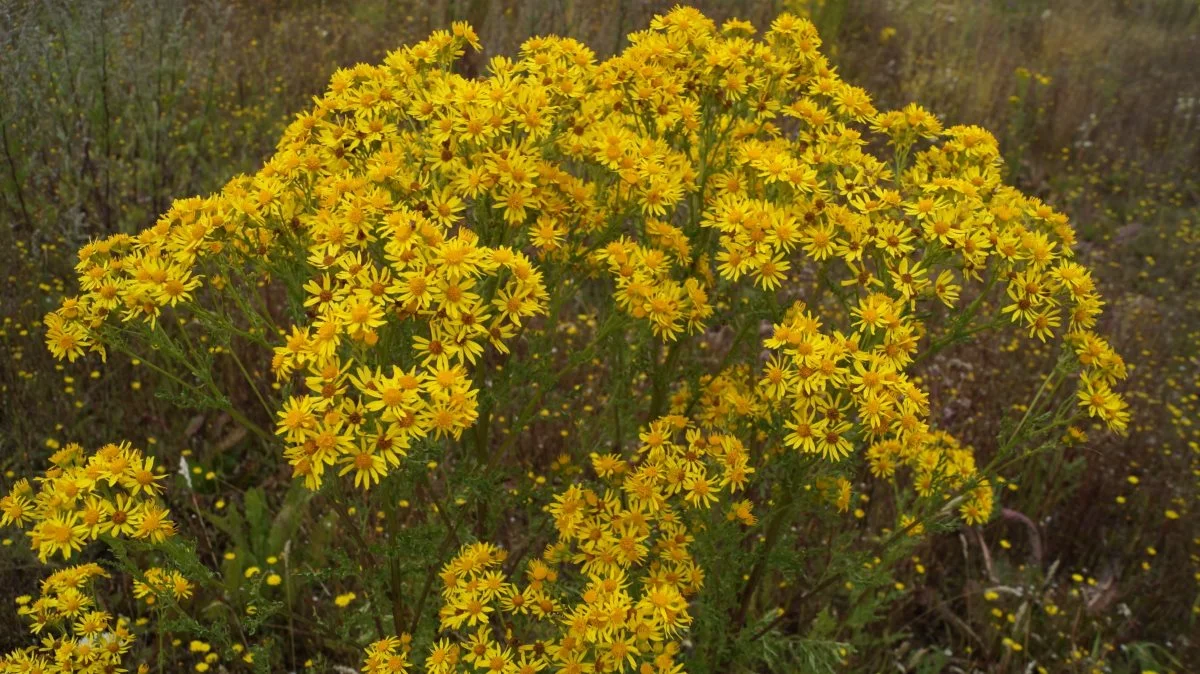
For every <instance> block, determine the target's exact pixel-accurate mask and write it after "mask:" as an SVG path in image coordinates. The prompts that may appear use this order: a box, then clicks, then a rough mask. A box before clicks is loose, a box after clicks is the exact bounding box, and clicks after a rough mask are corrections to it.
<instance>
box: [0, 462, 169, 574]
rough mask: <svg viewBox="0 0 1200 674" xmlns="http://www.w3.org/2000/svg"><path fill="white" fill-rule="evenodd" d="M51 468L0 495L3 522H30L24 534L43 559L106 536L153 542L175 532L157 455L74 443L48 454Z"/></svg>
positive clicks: (68, 555)
mask: <svg viewBox="0 0 1200 674" xmlns="http://www.w3.org/2000/svg"><path fill="white" fill-rule="evenodd" d="M50 461H51V463H52V464H54V465H53V467H51V468H49V469H47V470H46V472H45V474H44V475H42V476H41V477H38V478H37V480H36V481H37V482H38V489H37V491H36V492H35V491H34V488H33V485H31V484H30V483H29V482H28V481H27V480H20V481H18V482H17V484H15V485H14V486H13V488H12V490H11V491H10V492H9V494H8V495H7V496H5V497H4V498H2V499H0V525H15V526H18V527H22V528H23V527H25V526H29V527H30V530H29V531H28V532H27V534H26V535H28V536H29V538H30V539H31V545H32V547H33V549H34V550H36V551H37V554H38V558H39V559H41V560H42V561H43V562H45V561H46V560H47V559H48V558H49V557H51V556H52V555H55V554H59V555H62V558H63V559H70V558H71V555H72V554H74V553H76V552H78V551H79V550H81V549H83V546H84V545H86V544H87V543H88V542H89V541H92V540H95V539H97V538H99V537H100V536H102V535H108V536H127V537H131V538H136V539H142V540H146V541H149V542H153V543H158V542H162V541H163V540H165V539H166V538H167V537H169V536H171V535H172V534H174V532H175V524H174V522H172V521H171V519H170V513H169V512H168V511H167V509H166V508H165V507H164V506H163V505H162V504H161V503H160V502H159V500H158V498H157V495H158V493H159V492H160V491H161V490H162V485H161V484H160V480H161V479H162V475H160V474H158V473H156V472H155V469H154V458H153V457H148V456H143V455H142V453H141V451H139V450H138V449H136V448H134V447H132V446H130V445H128V444H125V443H122V444H120V445H113V444H108V445H105V446H103V447H101V448H100V449H98V450H96V451H95V452H94V453H92V454H90V455H88V454H85V451H84V449H83V447H81V446H80V445H78V444H75V443H71V444H68V445H67V446H65V447H63V448H62V449H60V450H59V451H57V452H55V454H54V455H53V456H52V457H51V458H50Z"/></svg>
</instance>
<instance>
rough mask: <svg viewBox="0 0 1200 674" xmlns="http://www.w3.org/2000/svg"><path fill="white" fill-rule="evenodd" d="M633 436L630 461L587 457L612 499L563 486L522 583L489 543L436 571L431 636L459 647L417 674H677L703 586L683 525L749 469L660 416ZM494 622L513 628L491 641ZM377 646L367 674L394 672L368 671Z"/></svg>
mask: <svg viewBox="0 0 1200 674" xmlns="http://www.w3.org/2000/svg"><path fill="white" fill-rule="evenodd" d="M639 437H640V440H641V444H640V447H639V449H638V452H637V454H636V455H635V456H632V457H622V456H619V455H616V454H604V455H599V454H597V455H593V457H592V465H593V469H594V471H595V473H596V476H597V477H598V478H599V479H600V480H602V481H604V482H607V483H608V484H610V485H612V486H614V487H618V488H617V489H615V490H613V489H606V490H605V491H603V492H597V491H594V490H592V489H585V488H581V487H579V486H575V485H573V486H571V487H568V488H567V489H566V490H564V491H563V492H561V493H559V494H557V495H556V496H555V497H554V501H553V503H551V504H550V505H549V506H547V513H548V514H549V516H550V517H551V518H552V519H553V521H554V526H555V528H556V530H557V541H556V542H555V543H554V544H552V545H550V546H548V547H547V548H546V550H545V552H544V553H543V554H542V556H541V557H540V558H539V559H535V560H533V561H531V562H529V563H528V564H526V569H525V583H524V584H518V583H517V582H515V581H514V580H511V579H510V578H509V576H508V575H507V574H506V573H505V571H504V564H505V562H506V560H507V559H508V555H507V553H506V552H505V551H504V550H502V549H500V548H497V547H496V546H494V545H492V544H490V543H474V544H471V545H467V546H464V547H463V549H462V550H461V551H460V552H459V554H458V556H456V557H455V558H454V559H453V560H451V561H450V562H449V563H448V564H446V565H445V566H444V567H443V569H442V573H441V577H442V582H443V590H442V597H443V607H442V610H441V613H440V616H441V628H442V630H443V632H446V633H451V634H457V635H465V636H466V638H465V640H464V641H462V642H458V641H455V640H453V639H442V640H441V641H439V642H437V643H436V644H434V646H433V648H432V649H431V651H430V654H429V657H428V658H427V659H426V662H425V669H426V671H427V672H430V673H431V674H446V673H449V672H457V671H470V670H469V669H464V667H463V666H464V665H467V666H469V667H470V668H471V669H474V670H481V671H512V672H520V673H522V674H526V673H531V672H537V671H541V670H543V669H545V668H547V667H552V668H554V669H555V670H556V671H592V670H593V669H594V670H595V671H611V672H618V671H627V670H631V671H658V672H671V671H678V667H679V665H678V663H677V662H676V657H677V656H678V655H679V652H680V643H679V638H680V637H681V635H682V634H683V633H684V632H685V631H686V630H687V628H688V626H689V625H690V624H691V622H692V616H691V614H690V613H689V610H688V602H689V597H693V596H695V594H696V593H697V592H699V591H700V589H701V587H702V586H703V584H704V572H703V570H702V569H701V568H700V567H699V566H698V565H697V564H696V561H695V559H694V558H693V557H692V554H691V552H690V550H689V545H690V543H691V542H692V540H693V538H692V535H691V534H690V533H689V531H688V526H687V520H688V518H689V517H690V514H691V513H695V512H703V511H707V510H708V509H710V508H711V507H713V506H714V505H715V504H716V503H717V499H718V498H719V496H720V495H721V493H722V492H726V491H727V492H729V493H736V492H738V491H740V490H741V489H743V488H744V487H745V485H746V482H747V480H748V479H749V477H750V474H751V473H753V472H754V470H753V468H751V467H750V466H749V465H748V459H749V452H748V451H747V450H746V448H745V447H744V446H743V445H742V443H741V442H740V441H739V440H738V439H737V438H736V437H734V436H732V435H728V434H723V433H717V432H712V433H706V432H704V431H702V430H700V429H699V428H696V427H695V426H693V425H690V424H689V423H688V421H687V420H686V419H685V418H684V417H680V416H669V417H664V418H662V419H660V420H658V421H655V422H653V423H652V424H650V426H649V427H648V428H646V429H645V430H644V431H643V432H642V433H641V434H640V436H639ZM744 510H745V512H744V513H743V515H742V518H743V520H745V519H747V518H749V517H751V515H750V514H749V506H746V507H745V508H744ZM497 615H503V616H504V621H503V622H504V624H508V625H516V627H510V628H509V630H508V632H507V633H506V634H505V635H496V634H495V633H494V632H493V630H494V625H495V624H496V623H494V622H493V620H492V619H493V617H494V616H497ZM386 643H387V640H385V641H384V642H379V643H377V644H375V645H374V646H372V647H371V648H370V649H368V653H369V654H371V655H370V656H369V658H368V669H370V671H399V670H387V669H380V668H379V666H378V664H376V665H375V668H374V669H371V666H372V665H371V664H370V663H371V662H376V663H378V661H379V658H380V657H381V656H379V653H383V652H389V653H390V651H389V649H388V647H387V646H386ZM372 658H374V659H375V660H372Z"/></svg>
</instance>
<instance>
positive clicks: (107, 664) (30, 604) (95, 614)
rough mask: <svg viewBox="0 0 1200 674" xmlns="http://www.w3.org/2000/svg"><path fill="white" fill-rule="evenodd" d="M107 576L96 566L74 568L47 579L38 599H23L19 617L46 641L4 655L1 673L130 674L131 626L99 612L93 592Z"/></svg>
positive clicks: (0, 657) (66, 569) (132, 640)
mask: <svg viewBox="0 0 1200 674" xmlns="http://www.w3.org/2000/svg"><path fill="white" fill-rule="evenodd" d="M108 577H109V574H108V572H107V571H105V570H104V569H102V568H101V567H100V566H99V565H97V564H81V565H79V566H71V567H67V568H65V569H62V570H60V571H56V572H55V573H54V574H52V575H51V576H49V577H48V578H46V579H45V580H43V581H42V592H41V596H40V597H38V599H37V600H31V598H30V597H27V596H25V597H18V598H17V603H18V604H19V606H20V607H19V608H18V610H17V614H18V615H20V616H21V617H23V618H25V619H26V620H28V621H29V623H30V625H29V629H30V631H31V632H32V633H33V634H35V635H43V639H42V642H41V645H38V646H30V647H28V648H23V649H17V650H15V651H12V652H10V653H8V654H7V655H4V656H0V672H5V673H9V672H11V673H13V674H19V673H26V672H46V673H47V674H52V673H55V674H56V673H58V672H80V673H89V674H90V673H95V674H100V673H102V672H113V671H126V670H125V669H123V668H122V667H123V660H124V657H125V654H126V653H127V652H128V651H129V650H130V648H132V646H133V643H134V638H133V635H132V633H131V632H130V630H129V623H128V621H127V620H125V619H124V618H114V617H113V616H112V615H111V614H109V613H108V612H106V611H103V610H100V609H99V608H97V602H96V599H95V595H94V593H93V591H92V584H93V581H95V580H96V579H97V578H108Z"/></svg>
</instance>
